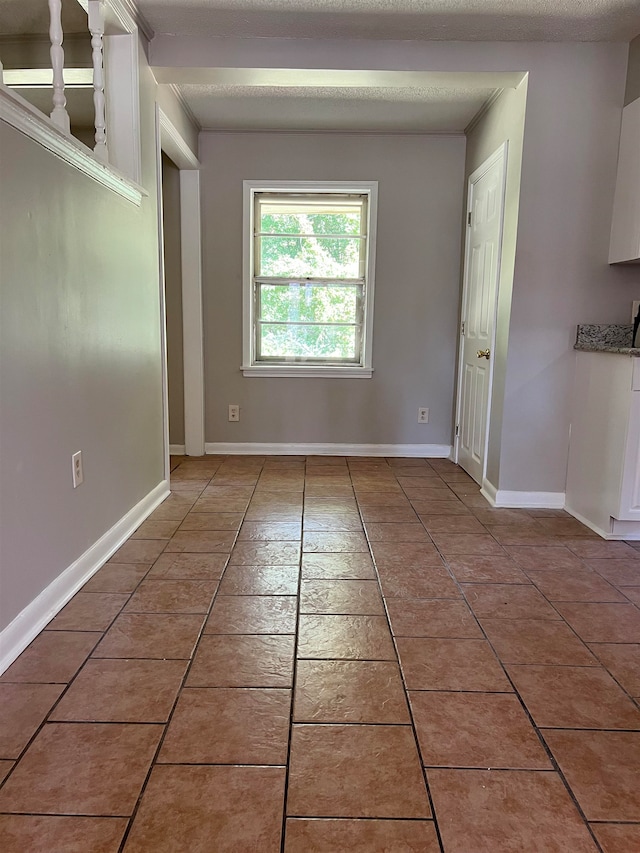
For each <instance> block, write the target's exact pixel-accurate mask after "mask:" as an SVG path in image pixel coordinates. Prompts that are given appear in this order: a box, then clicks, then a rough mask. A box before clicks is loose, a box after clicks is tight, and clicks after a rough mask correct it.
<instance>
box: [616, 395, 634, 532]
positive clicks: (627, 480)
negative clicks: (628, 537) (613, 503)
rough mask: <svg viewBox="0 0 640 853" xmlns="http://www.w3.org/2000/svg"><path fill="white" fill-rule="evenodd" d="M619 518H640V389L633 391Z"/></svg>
mask: <svg viewBox="0 0 640 853" xmlns="http://www.w3.org/2000/svg"><path fill="white" fill-rule="evenodd" d="M617 518H619V519H621V520H623V521H632V520H635V519H640V390H639V391H632V392H631V409H630V411H629V425H628V429H627V442H626V447H625V453H624V467H623V470H622V488H621V490H620V511H619V515H618V516H617Z"/></svg>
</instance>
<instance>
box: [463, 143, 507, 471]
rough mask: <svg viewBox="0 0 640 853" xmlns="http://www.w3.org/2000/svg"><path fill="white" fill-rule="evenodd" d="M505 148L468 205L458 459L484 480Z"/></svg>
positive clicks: (476, 183) (474, 185)
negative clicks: (482, 354)
mask: <svg viewBox="0 0 640 853" xmlns="http://www.w3.org/2000/svg"><path fill="white" fill-rule="evenodd" d="M505 153H506V152H505V150H504V149H501V151H500V152H498V153H497V154H496V155H494V156H493V157H491V158H489V160H488V161H487V163H486V164H485V166H482V167H481V168H480V169H479V170H478V171H477V172H476V173H474V175H472V177H471V180H470V183H469V199H468V202H469V203H468V205H467V209H468V210H470V211H472V215H471V222H470V224H469V226H468V235H467V247H466V253H465V279H464V297H463V315H462V319H463V324H464V325H463V329H464V331H463V335H462V339H461V347H460V351H461V366H460V386H461V387H460V394H459V410H458V462H459V464H460V465H461V466H462V467H463V468H464V469H465V470H466V471H467V472H468V473H469V474H470V475H471V476H472V477H473V479H474V480H476V482H478V483H482V480H483V477H484V474H485V465H486V459H485V457H486V447H487V430H488V413H489V398H490V394H491V381H492V362H491V358H492V355H493V354H492V353H491V349H492V347H493V341H494V335H495V320H496V296H497V290H498V277H499V273H500V264H499V259H500V247H501V241H502V220H503V198H504V175H505ZM479 351H482V352H487V351H489V359H487V358H485V357H479V356H478V352H479Z"/></svg>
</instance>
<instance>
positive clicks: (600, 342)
mask: <svg viewBox="0 0 640 853" xmlns="http://www.w3.org/2000/svg"><path fill="white" fill-rule="evenodd" d="M632 342H633V326H632V325H631V324H628V325H623V324H620V323H591V324H584V325H579V326H578V334H577V336H576V342H575V345H574V347H573V348H574V349H577V350H582V351H583V352H613V353H619V354H620V355H631V356H640V347H632V346H631V344H632Z"/></svg>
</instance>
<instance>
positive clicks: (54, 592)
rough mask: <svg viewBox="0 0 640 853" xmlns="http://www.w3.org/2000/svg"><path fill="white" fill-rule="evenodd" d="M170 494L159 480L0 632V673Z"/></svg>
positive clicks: (165, 485)
mask: <svg viewBox="0 0 640 853" xmlns="http://www.w3.org/2000/svg"><path fill="white" fill-rule="evenodd" d="M168 494H169V483H168V481H167V480H162V481H161V482H160V483H158V485H157V486H156V487H155V488H154V489H152V490H151V491H150V492H149V494H148V495H146V497H144V498H143V499H142V500H141V501H140V502H139V503H137V504H136V505H135V506H134V507H133V508H132V509H130V510H129V512H128V513H127V514H126V515H124V516H123V517H122V518H121V519H120V521H118V522H117V523H116V524H114V525H113V527H112V528H111V529H110V530H108V531H107V532H106V533H105V534H104V536H101V537H100V539H98V541H97V542H95V543H94V544H93V545H92V546H91V547H90V548H89V549H88V550H86V551H85V552H84V554H82V556H81V557H79V558H78V559H77V560H76V561H75V562H74V563H72V564H71V565H70V566H68V568H66V569H65V570H64V571H63V572H62V573H61V574H60V575H58V577H57V578H55V580H53V581H52V582H51V583H50V584H49V586H48V587H46V589H44V590H43V591H42V592H41V593H40V595H38V597H37V598H35V599H34V600H33V601H32V602H31V604H28V605H27V606H26V607H25V608H24V610H22V611H21V612H20V613H19V614H18V615H17V616H16V618H15V619H14V620H13V622H11V623H10V624H9V625H7V627H6V628H5V629H4V631H2V632H1V633H0V674H2V673H3V672H4V671H5V669H7V667H8V666H10V664H12V663H13V661H14V660H15V659H16V658H17V657H18V655H19V654H21V653H22V652H23V651H24V649H26V647H27V646H28V645H29V643H30V642H31V641H32V640H33V639H34V638H35V637H37V635H38V634H39V633H40V631H42V629H43V628H44V627H45V625H47V624H48V623H49V622H50V621H51V620H52V619H53V617H54V616H55V615H56V613H58V612H59V611H60V610H61V609H62V608H63V607H64V605H65V604H66V603H67V602H68V601H69V599H70V598H71V597H72V596H74V595H75V594H76V592H78V590H79V589H80V588H81V587H82V586H83V584H85V583H86V582H87V581H88V580H89V578H90V577H91V576H92V575H93V574H95V573H96V572H97V571H98V569H99V568H101V567H102V566H103V565H104V563H105V562H106V561H107V560H108V559H109V557H111V555H112V554H113V553H114V552H115V551H117V550H118V548H119V547H120V546H121V545H122V544H123V542H125V541H126V540H127V539H128V538H129V536H130V535H131V534H132V533H133V531H134V530H135V529H136V528H137V527H139V526H140V524H141V523H142V522H143V521H144V520H145V518H147V516H149V515H150V514H151V513H152V512H153V510H154V509H155V508H156V507H157V506H158V505H159V504H161V503H162V501H163V500H164V499H165V498H166V497H167V495H168Z"/></svg>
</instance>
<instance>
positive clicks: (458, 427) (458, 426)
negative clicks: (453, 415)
mask: <svg viewBox="0 0 640 853" xmlns="http://www.w3.org/2000/svg"><path fill="white" fill-rule="evenodd" d="M459 434H460V424H456V438H457V437H458V435H459Z"/></svg>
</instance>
